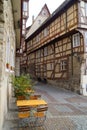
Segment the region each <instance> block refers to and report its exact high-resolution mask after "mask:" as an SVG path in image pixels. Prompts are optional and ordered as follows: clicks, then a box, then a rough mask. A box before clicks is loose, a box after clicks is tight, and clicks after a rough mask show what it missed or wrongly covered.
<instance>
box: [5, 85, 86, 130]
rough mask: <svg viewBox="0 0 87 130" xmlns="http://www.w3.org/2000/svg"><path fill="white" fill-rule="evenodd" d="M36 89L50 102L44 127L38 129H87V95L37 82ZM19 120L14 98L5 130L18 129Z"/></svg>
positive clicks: (27, 129)
mask: <svg viewBox="0 0 87 130" xmlns="http://www.w3.org/2000/svg"><path fill="white" fill-rule="evenodd" d="M34 89H35V92H36V93H38V94H41V95H42V98H43V99H44V100H45V101H46V102H47V103H48V112H47V119H46V122H45V124H44V127H43V128H38V129H37V130H87V97H84V96H82V95H78V94H76V93H73V92H70V91H67V90H64V89H60V88H57V87H55V86H51V85H48V84H42V83H37V84H36V85H35V86H34ZM17 120H18V118H17V107H16V103H15V99H14V98H12V100H11V104H10V109H9V112H8V113H7V117H6V121H5V123H4V127H3V130H17ZM25 129H26V130H29V128H25ZM20 130H22V129H20ZM23 130H24V129H23ZM30 130H31V129H30ZM33 130H34V129H33Z"/></svg>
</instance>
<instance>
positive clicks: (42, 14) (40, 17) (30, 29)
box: [20, 4, 50, 73]
mask: <svg viewBox="0 0 87 130" xmlns="http://www.w3.org/2000/svg"><path fill="white" fill-rule="evenodd" d="M49 16H50V11H49V9H48V7H47V5H46V4H45V5H44V6H43V7H42V9H41V11H40V13H39V14H38V16H37V17H36V19H35V18H34V16H32V25H31V26H30V27H28V28H27V32H26V38H28V37H29V36H30V35H31V34H32V33H33V32H35V31H36V30H37V29H38V28H39V27H40V26H41V24H42V23H43V22H44V21H45V20H46V19H47V18H48V17H49ZM38 38H39V37H38ZM38 38H37V39H38ZM22 45H23V46H22V51H23V55H22V57H21V62H20V68H21V73H28V72H27V58H28V57H27V45H26V42H25V41H23V44H22Z"/></svg>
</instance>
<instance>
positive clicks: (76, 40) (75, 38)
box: [72, 33, 80, 47]
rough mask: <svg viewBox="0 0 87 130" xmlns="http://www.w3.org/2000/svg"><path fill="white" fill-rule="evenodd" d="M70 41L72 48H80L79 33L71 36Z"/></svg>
mask: <svg viewBox="0 0 87 130" xmlns="http://www.w3.org/2000/svg"><path fill="white" fill-rule="evenodd" d="M72 40H73V47H78V46H80V34H79V33H75V34H73V37H72Z"/></svg>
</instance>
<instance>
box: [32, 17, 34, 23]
mask: <svg viewBox="0 0 87 130" xmlns="http://www.w3.org/2000/svg"><path fill="white" fill-rule="evenodd" d="M33 23H34V15H33V16H32V24H33Z"/></svg>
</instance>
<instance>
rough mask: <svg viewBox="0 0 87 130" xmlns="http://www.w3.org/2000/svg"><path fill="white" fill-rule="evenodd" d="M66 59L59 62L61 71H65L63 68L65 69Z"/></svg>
mask: <svg viewBox="0 0 87 130" xmlns="http://www.w3.org/2000/svg"><path fill="white" fill-rule="evenodd" d="M66 67H67V60H61V62H60V70H61V71H65V70H67V68H66Z"/></svg>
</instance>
